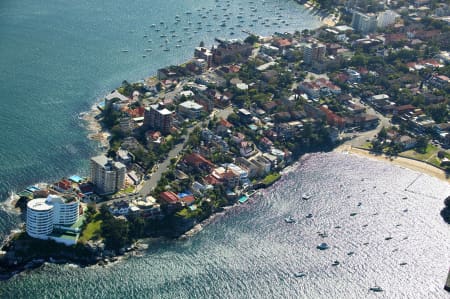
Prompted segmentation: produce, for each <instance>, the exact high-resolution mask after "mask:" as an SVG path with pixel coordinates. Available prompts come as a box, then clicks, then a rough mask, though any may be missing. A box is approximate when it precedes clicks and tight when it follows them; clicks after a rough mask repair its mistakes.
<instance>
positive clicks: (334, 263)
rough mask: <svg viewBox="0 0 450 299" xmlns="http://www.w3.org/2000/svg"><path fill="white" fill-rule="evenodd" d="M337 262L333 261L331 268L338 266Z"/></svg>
mask: <svg viewBox="0 0 450 299" xmlns="http://www.w3.org/2000/svg"><path fill="white" fill-rule="evenodd" d="M339 264H340V263H339V261H334V262H333V263H332V264H331V266H339Z"/></svg>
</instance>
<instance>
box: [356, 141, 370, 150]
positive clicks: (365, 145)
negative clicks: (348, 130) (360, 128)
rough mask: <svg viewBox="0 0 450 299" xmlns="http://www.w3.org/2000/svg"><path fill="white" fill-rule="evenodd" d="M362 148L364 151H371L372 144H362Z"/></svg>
mask: <svg viewBox="0 0 450 299" xmlns="http://www.w3.org/2000/svg"><path fill="white" fill-rule="evenodd" d="M359 147H360V148H363V149H367V150H371V149H372V142H370V141H369V142H367V141H366V143H364V144H362V145H361V146H359Z"/></svg>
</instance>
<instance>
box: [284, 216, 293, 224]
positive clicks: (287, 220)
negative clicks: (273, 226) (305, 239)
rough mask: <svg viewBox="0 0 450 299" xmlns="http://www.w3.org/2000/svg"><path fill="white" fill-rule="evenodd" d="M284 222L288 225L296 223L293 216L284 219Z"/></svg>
mask: <svg viewBox="0 0 450 299" xmlns="http://www.w3.org/2000/svg"><path fill="white" fill-rule="evenodd" d="M284 221H285V222H286V223H295V219H294V218H292V216H288V217H286V218H284Z"/></svg>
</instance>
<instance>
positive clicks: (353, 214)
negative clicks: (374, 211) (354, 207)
mask: <svg viewBox="0 0 450 299" xmlns="http://www.w3.org/2000/svg"><path fill="white" fill-rule="evenodd" d="M356 214H358V213H350V216H356Z"/></svg>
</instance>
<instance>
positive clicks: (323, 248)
mask: <svg viewBox="0 0 450 299" xmlns="http://www.w3.org/2000/svg"><path fill="white" fill-rule="evenodd" d="M328 248H330V246H328V244H327V243H320V244H319V245H317V249H320V250H326V249H328Z"/></svg>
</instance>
